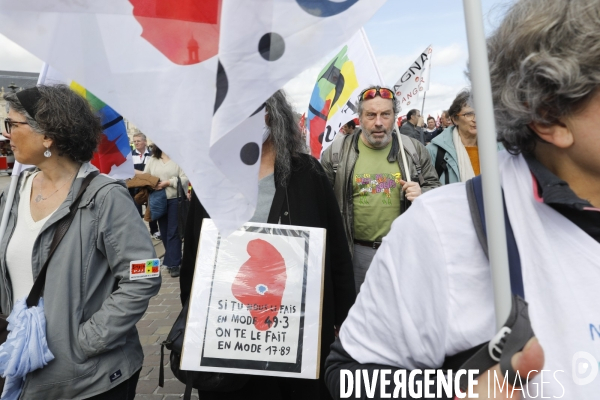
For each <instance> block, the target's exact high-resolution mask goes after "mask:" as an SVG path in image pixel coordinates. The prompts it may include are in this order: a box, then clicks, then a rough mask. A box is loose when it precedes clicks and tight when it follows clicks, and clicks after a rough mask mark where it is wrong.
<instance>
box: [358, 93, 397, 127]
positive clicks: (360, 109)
mask: <svg viewBox="0 0 600 400" xmlns="http://www.w3.org/2000/svg"><path fill="white" fill-rule="evenodd" d="M369 89H381V86H379V85H371V86H369V87H367V88H365V89H363V90H362V91H361V92H360V93H361V94H362V93H363V92H365V91H367V90H369ZM384 89H389V90H391V91H392V93H394V91H393V90H392V89H390V88H386V87H384ZM395 95H396V94H395V93H394V96H395ZM392 109H393V110H394V118H395V117H396V116H397V115H398V113H399V112H400V102H399V101H398V99H397V98H396V97H394V99H393V100H392ZM362 112H363V101H362V100H361V97H360V96H359V97H358V108H357V111H356V113H357V114H358V119H359V120H361V119H362Z"/></svg>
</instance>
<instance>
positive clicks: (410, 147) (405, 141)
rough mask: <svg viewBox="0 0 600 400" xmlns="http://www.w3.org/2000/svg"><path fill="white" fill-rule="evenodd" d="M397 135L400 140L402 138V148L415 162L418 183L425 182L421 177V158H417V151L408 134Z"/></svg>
mask: <svg viewBox="0 0 600 400" xmlns="http://www.w3.org/2000/svg"><path fill="white" fill-rule="evenodd" d="M399 136H400V140H402V146H403V147H404V149H406V151H408V154H410V157H411V158H412V160H413V163H414V164H415V168H416V169H417V177H418V178H419V185H421V186H423V184H424V183H425V178H423V174H422V173H421V159H420V158H419V153H417V148H416V147H415V144H414V143H413V141H412V140H410V138H409V137H408V136H406V135H403V134H400V135H399ZM406 173H407V174H409V173H410V172H409V171H406Z"/></svg>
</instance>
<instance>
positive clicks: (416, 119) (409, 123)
mask: <svg viewBox="0 0 600 400" xmlns="http://www.w3.org/2000/svg"><path fill="white" fill-rule="evenodd" d="M423 125H424V123H423V117H421V111H419V110H417V109H414V108H413V109H412V110H409V111H408V113H407V114H406V123H405V124H403V125H402V126H401V127H400V133H401V134H403V135H406V136H408V137H411V138H413V139H416V140H418V141H419V142H421V144H422V145H425V135H424V132H423Z"/></svg>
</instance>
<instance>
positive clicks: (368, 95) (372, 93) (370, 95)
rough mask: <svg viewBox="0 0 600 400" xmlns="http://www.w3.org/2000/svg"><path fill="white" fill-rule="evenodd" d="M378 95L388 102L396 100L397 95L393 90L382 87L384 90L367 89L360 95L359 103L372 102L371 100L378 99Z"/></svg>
mask: <svg viewBox="0 0 600 400" xmlns="http://www.w3.org/2000/svg"><path fill="white" fill-rule="evenodd" d="M377 95H379V97H381V98H382V99H388V100H393V99H395V98H396V95H395V94H394V92H393V91H392V90H391V89H388V88H384V87H382V88H372V89H365V90H363V91H362V92H361V93H360V95H359V96H358V99H359V101H363V100H371V99H374V98H375V97H377Z"/></svg>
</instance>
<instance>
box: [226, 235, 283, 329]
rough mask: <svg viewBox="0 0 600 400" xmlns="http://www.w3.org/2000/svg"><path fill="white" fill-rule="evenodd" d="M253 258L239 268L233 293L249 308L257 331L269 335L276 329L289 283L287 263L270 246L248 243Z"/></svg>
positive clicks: (259, 242) (232, 289)
mask: <svg viewBox="0 0 600 400" xmlns="http://www.w3.org/2000/svg"><path fill="white" fill-rule="evenodd" d="M247 251H248V254H249V255H250V258H249V259H248V260H247V261H246V262H245V263H244V264H243V265H242V266H241V267H240V269H239V271H238V273H237V275H236V277H235V280H234V281H233V284H232V285H231V292H232V293H233V295H234V296H235V298H236V299H238V300H239V301H240V302H242V303H243V304H244V305H246V307H247V308H248V311H250V315H252V317H253V318H254V326H255V327H256V329H258V330H261V331H266V330H268V329H269V328H271V326H272V325H273V319H274V318H275V317H277V314H278V313H279V309H280V307H281V299H282V298H283V292H284V290H285V285H286V281H287V272H286V268H285V261H284V259H283V257H282V256H281V253H279V251H278V250H277V249H276V248H275V247H274V246H273V245H272V244H271V243H269V242H267V241H265V240H261V239H254V240H251V241H250V242H248V247H247Z"/></svg>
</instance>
